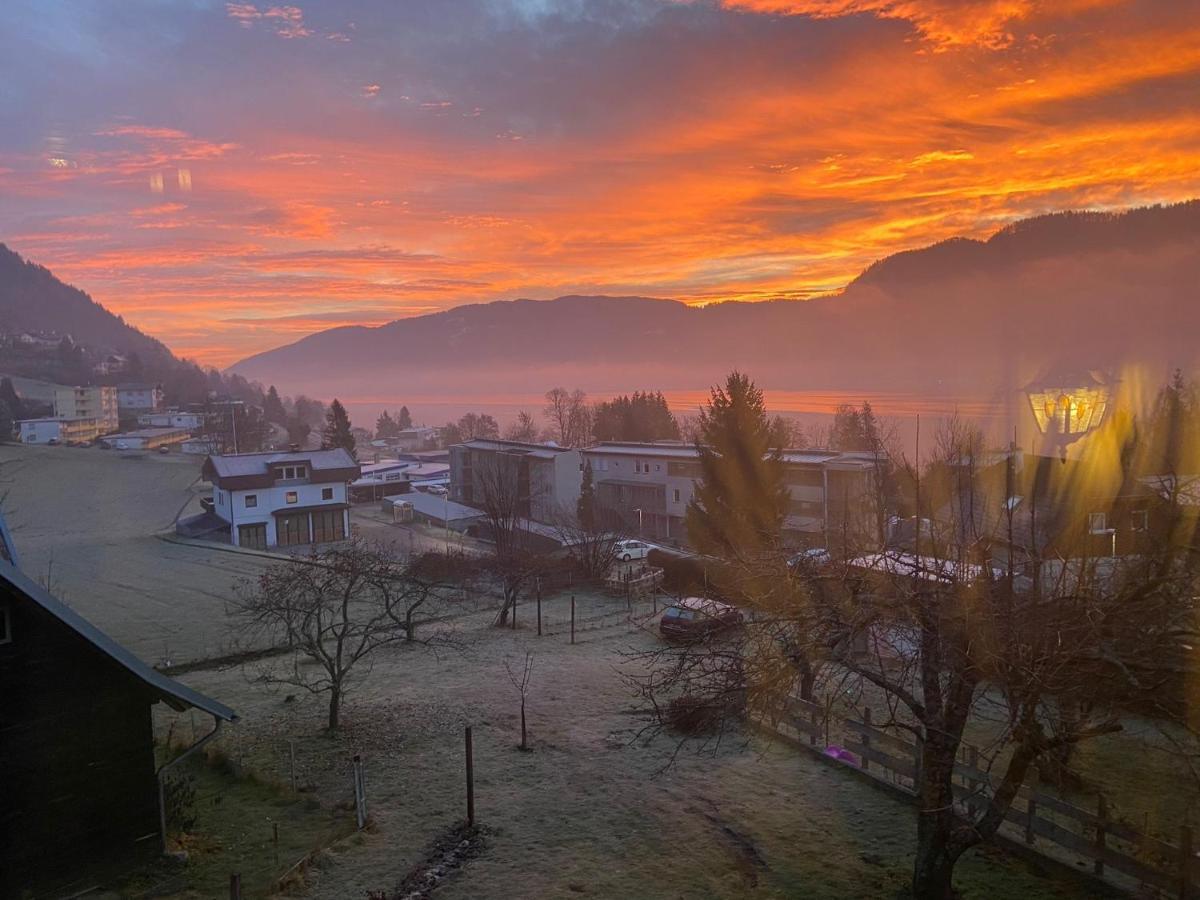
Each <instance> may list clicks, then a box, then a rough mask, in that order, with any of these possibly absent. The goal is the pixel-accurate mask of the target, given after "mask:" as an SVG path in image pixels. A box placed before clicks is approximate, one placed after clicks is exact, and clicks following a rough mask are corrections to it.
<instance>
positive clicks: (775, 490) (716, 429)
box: [685, 372, 790, 560]
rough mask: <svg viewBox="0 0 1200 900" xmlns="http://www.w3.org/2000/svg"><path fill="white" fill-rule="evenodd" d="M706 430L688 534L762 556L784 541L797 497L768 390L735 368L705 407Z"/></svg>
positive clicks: (721, 550)
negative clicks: (774, 442) (774, 437)
mask: <svg viewBox="0 0 1200 900" xmlns="http://www.w3.org/2000/svg"><path fill="white" fill-rule="evenodd" d="M700 434H701V441H700V443H699V444H698V450H699V454H700V471H701V477H700V480H699V481H698V482H697V483H696V489H695V493H694V494H693V496H692V500H691V503H689V504H688V509H687V516H686V520H685V521H686V524H687V530H688V538H689V539H690V541H691V543H692V545H693V546H694V547H695V548H696V549H697V550H699V551H700V552H701V553H706V554H711V555H713V556H720V557H723V558H725V559H732V560H751V559H754V558H755V557H756V556H758V555H759V554H761V553H762V552H764V551H766V550H768V549H770V548H772V547H773V546H775V545H776V543H777V541H778V538H779V533H780V530H781V528H782V525H783V518H784V516H785V515H786V514H787V507H788V502H789V499H790V496H789V493H788V489H787V485H786V483H785V482H784V470H783V461H782V459H781V458H780V456H779V452H778V449H777V448H772V447H771V430H770V423H769V422H768V420H767V411H766V407H765V406H764V404H763V395H762V391H761V390H759V389H758V388H757V387H756V386H755V384H754V382H753V381H751V380H750V378H749V377H748V376H746V375H743V374H741V373H740V372H733V373H731V374H730V375H729V377H728V378H727V379H726V381H725V385H724V387H720V386H718V387H715V388H713V389H712V394H711V399H710V400H709V403H708V405H707V406H706V407H705V408H704V409H703V410H701V412H700Z"/></svg>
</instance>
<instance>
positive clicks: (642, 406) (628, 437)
mask: <svg viewBox="0 0 1200 900" xmlns="http://www.w3.org/2000/svg"><path fill="white" fill-rule="evenodd" d="M592 436H593V437H594V438H595V439H596V440H598V441H677V440H679V423H678V422H676V421H675V417H674V416H673V415H671V410H670V409H669V408H668V407H667V401H666V398H665V397H663V395H662V393H661V392H658V391H656V392H654V393H651V392H649V391H646V392H644V393H643V392H641V391H635V392H634V393H633V395H632V396H624V395H622V396H620V397H614V398H613V399H611V400H605V401H604V402H602V403H600V404H598V405H597V406H596V411H595V414H594V420H593V424H592Z"/></svg>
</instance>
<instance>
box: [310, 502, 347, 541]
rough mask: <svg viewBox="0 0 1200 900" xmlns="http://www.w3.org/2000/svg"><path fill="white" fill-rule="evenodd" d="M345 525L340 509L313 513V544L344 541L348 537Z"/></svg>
mask: <svg viewBox="0 0 1200 900" xmlns="http://www.w3.org/2000/svg"><path fill="white" fill-rule="evenodd" d="M345 524H346V523H345V522H344V521H343V519H342V511H341V510H340V509H331V510H328V511H325V512H315V513H313V514H312V526H313V537H312V539H313V543H315V544H322V543H325V542H327V541H340V540H342V539H343V538H344V537H345V536H346V529H345Z"/></svg>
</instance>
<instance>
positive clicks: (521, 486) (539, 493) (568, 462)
mask: <svg viewBox="0 0 1200 900" xmlns="http://www.w3.org/2000/svg"><path fill="white" fill-rule="evenodd" d="M582 471H583V457H582V454H581V452H580V451H579V450H572V449H570V448H568V447H557V446H554V445H553V444H527V443H525V442H523V441H503V440H492V439H482V438H481V439H477V440H473V441H465V442H464V443H461V444H455V445H454V446H452V447H451V448H450V499H451V500H453V501H455V502H456V503H461V504H463V505H464V506H471V507H475V508H481V507H483V505H484V504H485V503H487V496H488V494H489V492H490V491H495V490H496V488H497V487H499V488H500V489H501V490H502V491H504V492H505V493H509V492H512V493H513V495H514V496H515V497H516V498H517V503H518V510H517V514H518V515H520V516H522V517H523V518H527V519H533V520H534V521H536V522H552V521H553V520H554V519H555V518H556V516H558V515H559V513H560V511H563V510H566V511H568V512H571V513H574V511H575V506H576V504H577V503H578V502H579V488H580V483H581V479H582Z"/></svg>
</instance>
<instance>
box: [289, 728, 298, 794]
mask: <svg viewBox="0 0 1200 900" xmlns="http://www.w3.org/2000/svg"><path fill="white" fill-rule="evenodd" d="M288 762H289V764H290V767H291V770H292V793H293V794H294V793H296V742H295V741H288Z"/></svg>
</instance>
